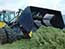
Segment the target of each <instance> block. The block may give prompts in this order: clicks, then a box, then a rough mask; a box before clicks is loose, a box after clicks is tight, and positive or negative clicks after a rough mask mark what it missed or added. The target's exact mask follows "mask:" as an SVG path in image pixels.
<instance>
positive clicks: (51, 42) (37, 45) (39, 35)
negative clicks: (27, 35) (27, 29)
mask: <svg viewBox="0 0 65 49" xmlns="http://www.w3.org/2000/svg"><path fill="white" fill-rule="evenodd" d="M0 49H65V31H64V30H61V29H59V28H53V27H44V26H41V27H40V28H39V29H38V30H37V31H36V32H34V33H33V36H32V38H31V39H30V40H29V39H22V40H19V41H16V42H13V43H11V44H4V45H0Z"/></svg>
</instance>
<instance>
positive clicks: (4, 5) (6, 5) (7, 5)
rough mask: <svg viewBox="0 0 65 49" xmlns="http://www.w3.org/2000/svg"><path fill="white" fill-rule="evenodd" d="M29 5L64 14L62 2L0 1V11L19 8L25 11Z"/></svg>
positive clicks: (38, 0) (34, 0) (47, 0)
mask: <svg viewBox="0 0 65 49" xmlns="http://www.w3.org/2000/svg"><path fill="white" fill-rule="evenodd" d="M30 5H31V6H37V7H42V8H49V9H54V10H60V11H61V13H62V14H63V15H64V14H65V1H64V0H0V10H2V9H8V10H14V11H17V10H18V9H19V8H21V9H25V7H27V6H30Z"/></svg>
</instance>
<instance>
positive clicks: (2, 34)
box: [0, 28, 7, 44]
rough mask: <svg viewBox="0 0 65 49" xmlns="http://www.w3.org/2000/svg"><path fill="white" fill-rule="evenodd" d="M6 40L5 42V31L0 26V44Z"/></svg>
mask: <svg viewBox="0 0 65 49" xmlns="http://www.w3.org/2000/svg"><path fill="white" fill-rule="evenodd" d="M6 42H7V36H6V33H5V31H4V29H1V28H0V44H4V43H6Z"/></svg>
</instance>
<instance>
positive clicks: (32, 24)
mask: <svg viewBox="0 0 65 49" xmlns="http://www.w3.org/2000/svg"><path fill="white" fill-rule="evenodd" d="M0 13H1V14H0V16H3V17H0V43H7V42H13V41H16V40H18V39H22V38H26V39H30V38H31V37H32V32H35V31H36V30H37V29H38V28H39V27H40V26H41V25H44V26H53V27H56V28H60V29H63V28H64V22H63V18H62V15H61V12H60V11H57V10H52V9H46V8H40V7H34V6H28V7H26V8H25V9H24V10H23V11H22V12H21V10H19V11H18V15H17V16H15V15H14V14H13V13H14V12H13V13H12V14H13V15H14V16H13V17H14V18H12V17H11V13H10V14H8V13H9V12H6V11H3V12H0ZM19 13H20V15H19ZM11 18H12V19H11Z"/></svg>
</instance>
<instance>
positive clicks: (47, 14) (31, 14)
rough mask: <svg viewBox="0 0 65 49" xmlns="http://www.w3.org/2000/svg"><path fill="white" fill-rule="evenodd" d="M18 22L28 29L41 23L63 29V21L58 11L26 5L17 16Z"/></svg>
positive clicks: (37, 26)
mask: <svg viewBox="0 0 65 49" xmlns="http://www.w3.org/2000/svg"><path fill="white" fill-rule="evenodd" d="M19 23H20V24H22V25H23V27H24V28H25V29H26V30H28V31H30V30H33V28H39V27H40V26H41V25H45V26H53V27H56V28H61V29H63V27H64V22H63V19H62V15H61V12H60V11H57V10H51V9H46V8H39V7H33V6H28V7H27V8H25V10H24V11H23V12H22V14H21V16H20V17H19Z"/></svg>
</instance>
